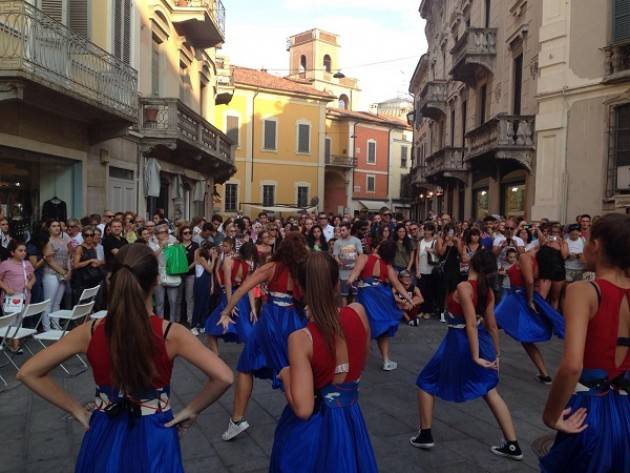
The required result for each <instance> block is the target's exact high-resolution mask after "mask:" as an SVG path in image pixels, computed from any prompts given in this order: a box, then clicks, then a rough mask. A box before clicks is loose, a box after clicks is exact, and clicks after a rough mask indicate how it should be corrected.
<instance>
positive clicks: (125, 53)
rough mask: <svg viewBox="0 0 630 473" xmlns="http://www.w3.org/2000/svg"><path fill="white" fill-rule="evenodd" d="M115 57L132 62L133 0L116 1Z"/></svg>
mask: <svg viewBox="0 0 630 473" xmlns="http://www.w3.org/2000/svg"><path fill="white" fill-rule="evenodd" d="M114 56H116V57H117V58H119V59H121V60H122V61H123V62H124V63H126V64H129V63H130V62H131V0H114Z"/></svg>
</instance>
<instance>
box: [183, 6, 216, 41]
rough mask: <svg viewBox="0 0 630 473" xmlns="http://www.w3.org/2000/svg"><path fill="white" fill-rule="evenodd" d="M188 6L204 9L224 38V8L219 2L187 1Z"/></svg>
mask: <svg viewBox="0 0 630 473" xmlns="http://www.w3.org/2000/svg"><path fill="white" fill-rule="evenodd" d="M188 5H189V6H191V7H197V8H205V9H206V10H207V11H208V12H209V13H210V16H212V18H213V19H214V21H215V22H216V24H217V27H218V28H219V31H220V32H221V34H222V35H223V36H225V7H224V6H223V2H222V1H221V0H188Z"/></svg>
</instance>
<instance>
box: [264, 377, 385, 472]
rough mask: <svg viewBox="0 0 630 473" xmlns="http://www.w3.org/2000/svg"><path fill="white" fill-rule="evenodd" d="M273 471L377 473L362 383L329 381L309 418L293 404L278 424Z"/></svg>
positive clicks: (272, 457)
mask: <svg viewBox="0 0 630 473" xmlns="http://www.w3.org/2000/svg"><path fill="white" fill-rule="evenodd" d="M269 471H270V472H271V473H295V472H300V473H376V472H378V467H377V465H376V457H375V456H374V450H373V449H372V443H371V442H370V436H369V434H368V431H367V427H366V425H365V421H364V420H363V414H362V413H361V408H360V407H359V404H358V383H344V384H339V385H329V386H327V387H326V388H324V389H322V390H321V391H320V393H319V396H318V398H317V400H316V405H315V412H314V413H313V415H312V416H311V417H310V418H309V419H308V420H306V421H304V420H301V419H299V418H297V417H296V416H295V414H294V413H293V411H292V410H291V408H290V407H289V406H287V407H286V408H285V410H284V412H283V413H282V417H281V418H280V421H279V422H278V426H277V427H276V433H275V435H274V443H273V449H272V452H271V463H270V466H269Z"/></svg>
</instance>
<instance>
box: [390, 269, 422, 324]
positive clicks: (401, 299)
mask: <svg viewBox="0 0 630 473" xmlns="http://www.w3.org/2000/svg"><path fill="white" fill-rule="evenodd" d="M398 280H399V281H400V282H401V284H402V285H403V286H404V288H405V290H406V291H407V293H409V294H410V295H411V299H412V301H413V304H411V303H410V302H409V301H408V300H407V298H406V297H405V294H401V293H400V292H398V291H397V290H396V289H395V288H392V292H393V293H394V299H395V300H396V305H397V306H398V308H399V309H400V310H402V312H403V317H404V318H405V321H406V322H407V325H409V326H411V327H417V326H418V325H419V322H420V320H419V319H418V313H419V311H420V304H421V303H422V294H420V289H419V288H417V287H416V286H415V284H413V282H412V280H411V273H410V272H409V271H407V270H403V271H401V272H399V273H398Z"/></svg>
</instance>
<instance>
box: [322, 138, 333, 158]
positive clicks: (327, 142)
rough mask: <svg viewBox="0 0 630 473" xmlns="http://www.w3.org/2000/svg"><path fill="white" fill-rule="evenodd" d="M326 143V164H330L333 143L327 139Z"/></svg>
mask: <svg viewBox="0 0 630 473" xmlns="http://www.w3.org/2000/svg"><path fill="white" fill-rule="evenodd" d="M324 143H325V148H324V155H325V158H326V162H327V163H329V162H330V154H331V148H332V141H331V139H330V138H326V141H324Z"/></svg>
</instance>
